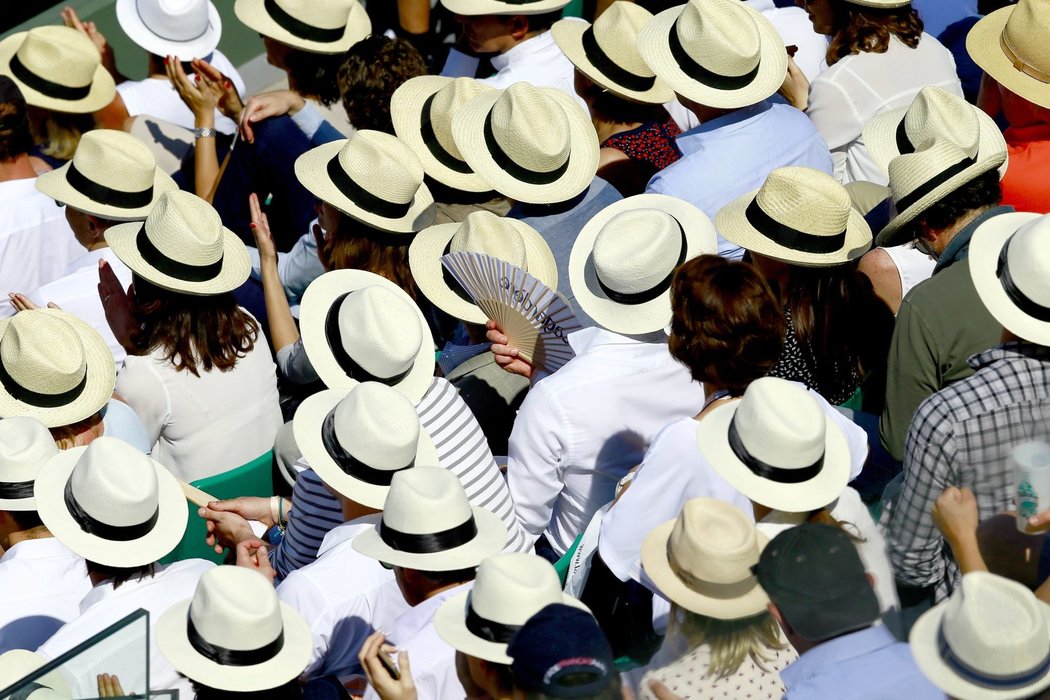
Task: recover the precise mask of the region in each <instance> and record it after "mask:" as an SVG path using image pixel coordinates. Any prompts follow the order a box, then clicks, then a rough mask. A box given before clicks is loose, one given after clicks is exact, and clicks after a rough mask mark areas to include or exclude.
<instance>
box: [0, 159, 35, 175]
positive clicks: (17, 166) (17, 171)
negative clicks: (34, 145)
mask: <svg viewBox="0 0 1050 700" xmlns="http://www.w3.org/2000/svg"><path fill="white" fill-rule="evenodd" d="M34 177H36V171H35V170H33V164H32V163H31V162H30V161H29V154H28V153H22V154H21V155H18V156H15V157H14V158H11V159H10V160H0V182H7V181H8V180H28V179H30V178H34Z"/></svg>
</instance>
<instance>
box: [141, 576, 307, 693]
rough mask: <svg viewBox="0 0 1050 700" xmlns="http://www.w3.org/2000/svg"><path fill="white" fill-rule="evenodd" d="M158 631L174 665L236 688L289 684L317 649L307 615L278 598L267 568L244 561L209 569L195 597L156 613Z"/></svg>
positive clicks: (186, 673) (194, 676)
mask: <svg viewBox="0 0 1050 700" xmlns="http://www.w3.org/2000/svg"><path fill="white" fill-rule="evenodd" d="M154 638H155V639H156V640H157V646H158V647H159V648H160V652H161V654H163V655H164V658H165V659H167V660H168V663H170V664H171V665H172V666H174V667H175V670H176V671H178V672H179V673H181V674H182V675H184V676H186V677H187V678H190V679H191V680H194V681H196V682H197V683H200V684H202V685H205V686H208V687H209V688H215V689H217V690H227V691H232V692H255V691H261V690H269V689H270V688H276V687H278V686H281V685H284V684H285V683H287V682H288V681H290V680H292V679H293V678H296V677H297V676H298V675H299V674H300V673H302V672H303V669H305V668H306V664H307V663H309V661H310V652H311V650H312V649H313V638H312V636H311V634H310V627H309V626H308V625H307V624H306V621H305V620H303V618H302V616H301V615H300V614H299V613H298V612H296V610H295V609H294V608H292V607H291V606H290V605H288V604H287V603H283V602H281V601H280V600H278V599H277V592H276V591H275V590H274V587H273V585H272V584H271V583H270V582H269V581H267V580H266V577H265V576H262V575H261V574H259V573H258V572H256V571H251V570H250V569H245V568H242V567H239V566H216V567H215V568H213V569H209V570H207V571H205V572H204V575H202V576H201V577H200V579H199V580H198V581H197V588H196V590H195V591H194V592H193V597H192V598H190V599H188V600H182V601H179V602H178V603H175V604H174V605H172V606H171V607H170V608H168V609H167V610H165V611H164V613H163V614H161V616H160V617H159V618H158V619H157V622H156V627H155V630H154Z"/></svg>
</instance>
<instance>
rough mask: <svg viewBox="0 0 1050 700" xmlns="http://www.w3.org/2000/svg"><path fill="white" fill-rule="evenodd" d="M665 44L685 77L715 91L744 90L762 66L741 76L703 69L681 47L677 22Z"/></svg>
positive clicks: (759, 65)
mask: <svg viewBox="0 0 1050 700" xmlns="http://www.w3.org/2000/svg"><path fill="white" fill-rule="evenodd" d="M667 44H668V46H669V47H670V49H671V56H672V57H673V58H674V60H675V62H676V63H678V67H679V68H681V69H682V71H683V72H684V73H685V74H686V75H688V76H689V77H690V78H692V79H693V80H695V81H697V82H698V83H703V84H704V85H706V86H707V87H709V88H714V89H715V90H741V89H743V88H746V87H747V86H748V85H750V84H751V83H753V82H754V81H755V78H756V77H757V76H758V69H759V68H760V67H761V65H762V64H761V63H759V64H758V65H756V66H755V67H754V68H752V69H751V70H749V71H748V72H747V73H744V74H743V75H721V74H719V73H715V72H714V71H710V70H708V69H707V68H704V67H703V66H702V65H700V64H699V63H697V62H696V61H694V60H693V57H692V56H690V55H689V53H688V52H687V51H686V50H685V47H684V46H682V41H681V39H679V38H678V20H675V24H674V25H672V26H671V31H669V32H668V33H667Z"/></svg>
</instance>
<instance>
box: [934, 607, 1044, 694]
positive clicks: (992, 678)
mask: <svg viewBox="0 0 1050 700" xmlns="http://www.w3.org/2000/svg"><path fill="white" fill-rule="evenodd" d="M937 652H938V654H939V655H940V657H941V660H942V661H944V663H946V664H947V665H948V666H949V667H950V668H951V669H952V670H953V671H954V672H955V673H957V674H959V675H960V676H962V677H963V678H964V679H966V680H967V681H969V682H971V683H973V684H974V685H979V686H981V687H982V688H991V689H994V690H1012V689H1014V688H1023V687H1025V686H1026V685H1029V684H1031V683H1032V682H1033V681H1036V680H1038V679H1040V678H1042V677H1043V676H1045V675H1046V673H1047V672H1048V671H1050V654H1047V655H1046V656H1044V657H1043V659H1042V660H1041V661H1040V662H1039V663H1037V664H1036V665H1035V666H1032V667H1031V668H1029V669H1025V670H1024V671H1019V672H1017V673H1004V674H997V673H987V672H985V671H982V670H980V669H978V668H974V667H973V666H971V665H969V664H968V663H966V662H965V661H963V660H962V659H960V658H959V657H958V656H956V654H955V652H954V651H952V648H951V646H950V645H949V644H948V639H947V638H946V637H945V636H944V623H943V622H941V624H940V626H938V628H937Z"/></svg>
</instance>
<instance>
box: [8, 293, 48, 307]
mask: <svg viewBox="0 0 1050 700" xmlns="http://www.w3.org/2000/svg"><path fill="white" fill-rule="evenodd" d="M7 296H8V297H9V298H10V299H11V306H13V307H14V308H15V311H16V312H17V311H29V310H31V309H35V308H37V305H36V304H34V303H33V302H32V301H30V300H29V297H27V296H26V295H25V294H21V293H19V292H11V293H10V294H8V295H7ZM48 306H51V304H48ZM54 308H56V309H57V308H58V307H57V306H56V307H54Z"/></svg>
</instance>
